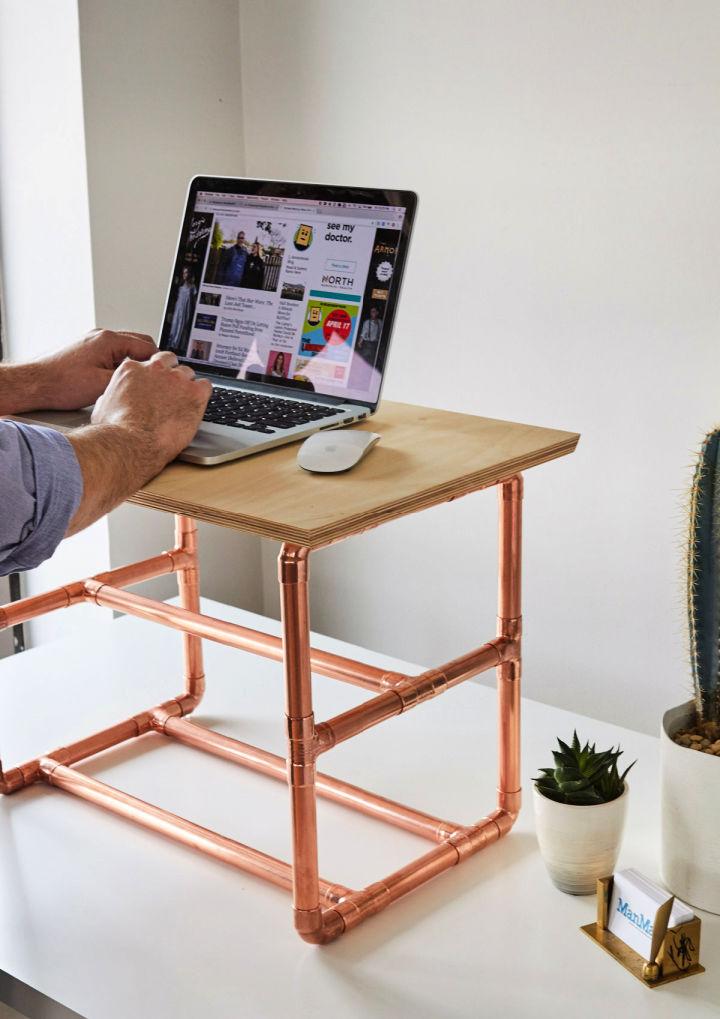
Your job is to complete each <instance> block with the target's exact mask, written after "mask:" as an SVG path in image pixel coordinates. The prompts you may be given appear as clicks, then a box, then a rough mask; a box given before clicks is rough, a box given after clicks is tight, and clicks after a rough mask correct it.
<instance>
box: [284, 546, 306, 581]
mask: <svg viewBox="0 0 720 1019" xmlns="http://www.w3.org/2000/svg"><path fill="white" fill-rule="evenodd" d="M308 558H309V550H308V549H307V548H301V547H299V546H297V545H283V547H282V549H281V550H280V555H279V556H278V580H279V581H280V583H281V584H302V583H307V579H308Z"/></svg>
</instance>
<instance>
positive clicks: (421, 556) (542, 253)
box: [241, 0, 720, 732]
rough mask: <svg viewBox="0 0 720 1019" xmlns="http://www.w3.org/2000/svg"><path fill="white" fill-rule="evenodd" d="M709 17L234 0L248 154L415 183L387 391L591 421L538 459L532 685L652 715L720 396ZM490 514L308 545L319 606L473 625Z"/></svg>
mask: <svg viewBox="0 0 720 1019" xmlns="http://www.w3.org/2000/svg"><path fill="white" fill-rule="evenodd" d="M719 33H720V8H719V7H718V5H717V4H716V3H714V2H712V0H696V2H694V3H692V4H689V5H688V4H687V3H684V2H676V0H664V2H659V0H639V2H635V3H633V4H628V3H626V2H625V0H618V2H609V0H605V2H604V3H596V2H592V0H572V2H571V0H552V2H550V0H520V2H507V3H503V4H498V3H495V2H485V0H473V2H464V0H463V2H460V0H453V2H450V3H445V4H437V3H431V2H429V0H413V2H409V0H395V2H394V3H387V2H379V0H366V2H365V3H364V4H363V5H362V8H361V13H358V10H357V9H356V8H353V9H352V10H351V8H350V7H349V5H345V4H337V3H334V2H332V0H326V2H323V0H306V2H305V3H303V4H296V3H293V2H289V0H267V2H265V3H262V4H257V3H252V2H246V0H241V40H242V47H241V63H242V71H243V96H244V125H245V150H246V160H247V171H248V173H249V174H253V175H264V174H265V175H268V176H271V177H280V178H283V177H288V178H290V179H293V178H299V179H309V180H312V179H319V180H330V181H337V182H350V183H375V184H378V185H385V186H393V185H394V186H406V187H412V188H415V189H417V191H418V192H419V194H420V198H421V204H420V214H419V219H418V223H417V233H416V238H415V242H414V248H413V251H412V253H411V258H410V262H409V267H408V273H407V282H406V288H405V292H404V296H403V300H402V305H401V309H400V313H399V317H398V320H397V330H396V335H395V339H394V344H393V351H392V354H391V357H390V369H389V374H388V377H387V387H386V390H385V395H386V397H387V398H388V399H397V400H406V401H408V402H413V403H419V404H427V405H430V406H439V407H448V408H453V409H457V410H460V411H465V412H467V413H473V414H484V415H487V416H491V417H504V418H508V419H512V420H519V421H530V422H534V423H538V424H543V425H548V426H556V427H559V428H567V429H569V430H576V431H580V432H582V435H583V438H582V440H581V445H580V447H579V449H578V452H577V453H576V454H575V455H574V456H573V457H571V458H568V459H567V460H565V461H561V462H558V463H554V464H550V465H547V466H545V467H542V468H540V469H537V470H534V471H530V472H529V473H528V475H527V477H526V511H527V512H526V520H527V524H526V532H525V533H526V580H525V617H526V668H525V676H526V680H525V690H526V692H527V693H528V694H529V695H530V696H532V697H535V698H538V699H540V700H544V701H548V702H550V703H555V704H562V705H566V706H567V707H570V708H573V709H576V710H579V711H583V712H587V713H588V714H591V715H595V716H597V717H601V718H604V719H609V720H613V721H617V722H619V723H622V724H624V725H628V726H633V727H637V728H640V729H645V730H647V731H652V732H655V731H657V725H658V719H659V715H660V712H661V711H662V710H663V709H664V708H665V707H667V706H668V705H669V704H672V703H676V702H678V701H679V700H680V699H683V698H684V696H685V694H686V690H687V666H686V662H685V657H684V653H683V646H682V645H683V641H682V629H683V607H682V587H681V579H680V575H681V570H680V566H679V563H680V546H681V543H682V528H683V513H682V509H681V503H682V498H681V496H682V492H683V490H684V489H685V486H686V484H687V482H688V478H689V473H688V464H689V462H690V459H691V455H692V450H693V449H694V448H695V447H696V446H697V443H698V441H699V439H700V437H701V434H702V431H703V429H705V428H706V427H708V426H710V425H712V424H714V423H715V421H716V420H717V419H718V418H719V417H720V413H719V411H718V407H719V403H718V384H717V378H718V346H719V344H718V319H719V317H720V287H719V286H718V280H717V265H718V261H719V259H718V255H719V254H720V251H719V249H720V222H719V220H720V216H719V213H720V199H719V198H718V187H717V182H718V179H720V134H718V131H717V109H718V98H719V96H720V60H718V55H719V54H718V45H717V40H718V38H719V37H720V36H719ZM438 352H441V354H442V359H443V363H444V364H445V365H446V366H447V369H446V371H445V372H444V373H442V374H441V375H440V376H439V377H438V375H437V373H436V372H430V371H429V370H428V367H429V365H430V364H431V363H436V360H437V354H438ZM460 367H461V370H457V369H458V368H460ZM468 367H469V368H470V369H471V370H468ZM494 512H495V505H494V499H493V497H492V495H491V494H490V493H487V494H480V495H477V496H473V497H470V498H468V499H466V500H464V501H463V502H461V503H456V504H454V505H452V506H446V507H443V508H439V509H436V510H433V511H432V512H429V513H426V514H421V515H420V516H418V517H416V518H410V519H408V520H406V521H403V522H401V523H397V524H393V525H390V526H388V527H385V528H382V529H381V530H380V531H377V532H375V533H372V534H369V535H366V536H365V537H362V538H360V539H356V540H354V541H353V542H351V543H349V544H347V545H344V546H340V547H337V548H333V549H330V550H327V551H325V552H323V553H321V554H320V555H318V556H316V557H315V565H314V570H313V572H314V577H315V585H316V586H315V596H314V600H313V605H312V612H313V625H314V626H315V627H317V628H319V629H321V630H324V631H326V632H329V633H332V634H334V635H337V636H340V637H346V638H351V639H353V640H356V641H358V642H359V643H367V644H368V645H370V646H373V647H375V648H377V649H380V650H385V651H388V652H391V653H394V654H397V655H400V656H403V657H407V658H410V659H414V660H416V661H419V662H424V663H428V664H436V663H439V662H440V661H441V660H443V659H445V658H446V657H449V656H450V655H452V654H454V653H456V652H458V651H459V650H461V649H463V648H466V647H469V646H471V645H473V644H474V643H476V642H477V641H478V639H484V638H485V637H486V636H487V635H488V633H489V632H491V631H492V629H493V619H494V597H495V584H494V570H495V539H494V533H493V531H492V527H493V526H494ZM273 552H274V550H272V549H270V548H269V547H268V548H267V549H266V551H265V553H264V556H265V560H266V562H265V568H266V590H267V591H268V592H271V590H272V578H273V575H274V562H273V561H272V560H273V558H274V556H273ZM267 605H268V607H269V608H274V607H275V603H274V602H273V601H272V600H271V597H270V594H268V601H267Z"/></svg>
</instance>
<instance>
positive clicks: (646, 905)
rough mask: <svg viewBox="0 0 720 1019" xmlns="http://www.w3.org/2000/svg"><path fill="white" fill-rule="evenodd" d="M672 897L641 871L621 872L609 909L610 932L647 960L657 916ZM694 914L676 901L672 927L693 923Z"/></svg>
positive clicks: (617, 878)
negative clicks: (691, 921)
mask: <svg viewBox="0 0 720 1019" xmlns="http://www.w3.org/2000/svg"><path fill="white" fill-rule="evenodd" d="M670 898H672V896H671V894H670V892H668V891H666V889H664V888H661V887H660V886H659V885H656V884H655V883H654V882H652V881H650V880H649V879H648V878H646V877H644V875H642V874H640V873H639V872H638V871H636V870H633V869H632V868H628V869H626V870H620V871H618V872H617V874H615V876H614V878H613V890H612V895H611V896H610V908H609V910H608V930H611V931H612V932H613V934H616V935H617V936H618V937H619V938H621V939H622V940H623V941H624V942H625V944H626V945H629V946H630V948H633V949H634V950H635V951H636V952H637V953H638V954H639V955H641V956H642V957H643V959H649V958H650V946H651V944H652V936H653V929H654V924H655V915H656V913H657V911H658V909H659V908H660V906H662V905H664V904H665V903H666V902H667V901H668V900H669V899H670ZM692 918H693V912H692V910H691V909H690V908H689V907H688V906H686V905H685V903H684V902H680V900H679V899H676V900H675V902H674V903H673V907H672V910H671V912H670V921H669V924H668V926H669V927H677V926H678V925H679V924H681V923H687V922H688V921H689V920H692Z"/></svg>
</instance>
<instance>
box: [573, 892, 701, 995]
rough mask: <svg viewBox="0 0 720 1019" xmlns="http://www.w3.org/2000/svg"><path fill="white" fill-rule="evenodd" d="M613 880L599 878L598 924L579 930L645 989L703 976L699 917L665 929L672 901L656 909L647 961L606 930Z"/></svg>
mask: <svg viewBox="0 0 720 1019" xmlns="http://www.w3.org/2000/svg"><path fill="white" fill-rule="evenodd" d="M612 888H613V879H612V876H611V877H601V878H599V879H598V883H597V921H596V922H595V923H588V924H585V926H584V927H581V928H580V930H581V931H583V932H584V933H585V934H587V936H588V937H589V938H592V940H593V941H594V942H595V943H596V944H598V945H600V947H601V948H603V949H604V950H605V951H606V952H607V953H608V955H612V957H613V958H614V959H615V960H616V961H617V962H619V963H620V964H621V965H622V966H624V967H625V969H626V970H628V971H629V972H630V973H632V975H633V976H634V977H637V978H638V980H641V981H642V983H644V984H645V986H646V987H660V986H661V985H662V984H669V983H671V982H672V981H673V980H682V979H683V977H691V976H694V974H695V973H704V972H705V967H704V966H701V965H700V961H699V960H700V917H698V916H694V917H693V918H692V920H690V921H688V923H683V924H680V925H679V926H678V927H668V920H669V919H670V911H671V909H672V906H673V902H674V901H675V899H674V897H673V898H671V899H670V900H669V901H668V902H666V903H665V904H664V905H663V906H661V907H660V909H658V911H657V913H656V914H655V923H654V925H653V937H652V945H651V949H650V960H648V959H643V957H642V956H641V955H640V954H639V953H638V952H636V951H635V950H634V949H633V948H630V946H629V945H626V944H625V942H624V941H623V940H622V939H621V938H619V937H618V936H617V935H616V934H613V932H612V931H609V930H608V929H607V923H608V911H609V909H610V899H611V896H612Z"/></svg>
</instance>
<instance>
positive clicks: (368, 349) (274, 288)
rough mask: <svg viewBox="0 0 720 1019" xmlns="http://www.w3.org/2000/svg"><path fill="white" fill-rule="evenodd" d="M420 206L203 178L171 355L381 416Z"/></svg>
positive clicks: (193, 200)
mask: <svg viewBox="0 0 720 1019" xmlns="http://www.w3.org/2000/svg"><path fill="white" fill-rule="evenodd" d="M352 198H355V199H360V200H355V201H352V200H349V199H352ZM414 201H415V196H414V195H412V193H410V192H382V191H377V190H374V189H373V190H368V189H364V190H362V191H361V190H359V189H343V188H335V187H327V186H322V185H290V184H282V183H278V182H274V183H272V182H257V181H245V180H232V179H228V178H196V180H195V181H193V183H192V185H191V188H190V194H189V198H188V206H187V209H186V214H185V219H184V222H183V229H182V231H181V236H180V243H179V249H178V253H177V258H176V263H175V268H174V273H173V278H172V280H171V284H170V292H169V295H168V302H167V307H166V311H165V318H164V322H163V331H162V339H161V347H162V349H164V350H172V351H174V352H175V353H176V354H177V355H178V357H179V358H181V359H183V360H184V361H186V362H187V363H189V364H192V365H193V367H195V368H198V369H200V370H202V369H203V368H205V369H209V370H210V371H212V372H213V373H214V374H222V375H228V376H232V377H234V378H241V379H246V380H248V381H252V382H260V383H270V384H272V385H279V386H285V387H290V388H298V389H306V390H312V391H314V392H317V393H321V394H323V395H325V396H334V397H337V398H338V399H340V400H342V401H344V402H345V401H348V402H359V403H363V404H369V405H374V404H375V403H376V402H377V400H378V396H379V392H380V385H381V380H382V372H383V367H384V364H385V357H386V353H387V347H388V342H389V337H390V331H391V326H392V319H393V313H394V308H395V302H396V298H397V290H398V288H399V283H400V277H401V275H402V268H403V263H404V255H405V249H406V246H407V242H408V240H409V233H410V226H411V221H412V212H413V209H414ZM391 202H395V203H396V204H390V203H391Z"/></svg>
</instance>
